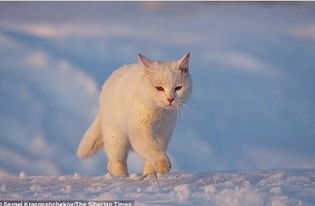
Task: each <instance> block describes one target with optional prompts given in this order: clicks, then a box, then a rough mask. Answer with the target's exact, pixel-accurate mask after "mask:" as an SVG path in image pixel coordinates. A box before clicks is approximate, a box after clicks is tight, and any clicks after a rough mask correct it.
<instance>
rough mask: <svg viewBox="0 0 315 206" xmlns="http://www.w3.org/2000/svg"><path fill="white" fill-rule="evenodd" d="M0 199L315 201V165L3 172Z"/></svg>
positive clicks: (216, 205) (245, 204)
mask: <svg viewBox="0 0 315 206" xmlns="http://www.w3.org/2000/svg"><path fill="white" fill-rule="evenodd" d="M0 186H1V189H0V199H2V200H135V202H136V205H210V206H212V205H213V206H220V205H224V206H225V205H229V206H259V205H270V206H285V205H295V206H296V205H305V206H308V205H314V204H315V170H314V169H312V170H310V169H309V170H306V169H304V170H301V169H299V170H292V169H291V170H257V171H253V170H252V171H249V170H244V171H225V172H223V171H218V172H208V173H170V174H167V175H159V177H158V178H153V177H148V178H142V176H141V175H140V174H135V173H132V174H130V176H129V177H112V176H110V175H109V174H106V175H99V176H86V175H81V174H79V173H75V174H73V175H64V176H27V175H26V174H25V176H24V178H20V177H19V176H18V177H16V176H11V177H9V176H2V177H0Z"/></svg>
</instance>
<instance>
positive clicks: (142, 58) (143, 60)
mask: <svg viewBox="0 0 315 206" xmlns="http://www.w3.org/2000/svg"><path fill="white" fill-rule="evenodd" d="M138 56H139V62H141V63H142V65H144V66H145V67H147V68H150V67H151V65H152V64H153V61H152V60H150V59H148V58H146V57H145V56H143V55H142V54H138Z"/></svg>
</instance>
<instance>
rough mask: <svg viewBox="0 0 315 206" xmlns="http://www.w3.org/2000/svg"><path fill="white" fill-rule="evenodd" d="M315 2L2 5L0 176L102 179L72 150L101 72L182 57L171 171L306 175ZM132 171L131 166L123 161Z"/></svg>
mask: <svg viewBox="0 0 315 206" xmlns="http://www.w3.org/2000/svg"><path fill="white" fill-rule="evenodd" d="M314 9H315V3H313V2H278V3H260V2H234V3H232V2H222V3H218V2H142V3H140V2H0V19H1V20H0V95H1V99H0V131H1V133H0V173H1V174H16V173H18V172H20V171H22V170H23V171H25V172H27V173H30V174H34V175H38V174H43V175H45V174H64V173H73V172H81V173H84V174H101V173H104V172H105V171H106V170H105V160H106V158H105V156H104V154H103V153H100V154H98V155H97V156H95V157H93V158H91V159H87V160H84V161H82V160H77V159H76V157H75V150H76V147H77V144H78V143H79V141H80V139H81V136H82V135H83V133H84V131H85V130H86V129H87V127H88V126H89V123H90V122H91V120H92V119H93V117H94V115H95V112H96V110H97V98H98V93H99V90H100V88H101V86H102V84H103V82H104V81H105V79H106V78H107V77H108V76H109V75H110V73H111V72H112V71H113V70H114V69H116V68H118V67H120V66H121V65H123V64H128V63H133V62H135V61H137V53H139V52H140V53H143V54H144V55H146V56H147V57H149V58H152V59H158V60H170V59H176V58H179V57H181V56H182V55H183V54H184V53H186V52H190V53H191V68H190V71H191V74H192V77H193V82H194V92H193V96H192V99H191V101H190V102H189V103H188V105H187V106H185V107H184V113H183V115H182V116H181V118H180V121H179V122H178V126H177V128H176V131H175V133H174V135H173V139H172V141H171V145H170V148H169V153H170V157H171V160H172V162H173V165H174V166H173V171H203V172H205V171H213V170H235V169H267V168H314V167H315V161H314V155H315V111H314V105H315V89H314V86H313V84H314V83H313V82H314V80H315V72H314V65H315V14H314V12H313V11H314ZM129 162H130V169H131V171H139V169H140V167H141V164H142V162H141V159H139V157H137V156H136V155H134V154H132V155H131V156H130V159H129Z"/></svg>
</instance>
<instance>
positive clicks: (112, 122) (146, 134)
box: [77, 54, 192, 175]
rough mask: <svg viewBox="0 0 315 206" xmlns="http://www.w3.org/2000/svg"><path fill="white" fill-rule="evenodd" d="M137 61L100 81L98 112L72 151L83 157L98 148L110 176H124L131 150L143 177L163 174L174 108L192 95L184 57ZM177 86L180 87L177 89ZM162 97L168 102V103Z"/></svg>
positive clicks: (166, 169) (187, 55)
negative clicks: (140, 164) (139, 158)
mask: <svg viewBox="0 0 315 206" xmlns="http://www.w3.org/2000/svg"><path fill="white" fill-rule="evenodd" d="M139 57H140V58H139V62H138V64H131V65H125V66H123V67H121V68H119V69H117V70H116V71H114V72H113V73H112V75H111V76H110V77H109V78H108V80H107V81H106V82H105V84H104V86H103V88H102V91H101V94H100V99H99V111H98V114H97V116H96V118H95V120H94V122H93V123H92V125H91V126H90V128H89V129H88V130H87V132H86V133H85V135H84V137H83V139H82V140H81V143H80V145H79V147H78V150H77V156H78V157H79V158H84V157H88V156H91V155H93V154H94V153H95V152H96V151H98V150H99V149H100V148H101V147H102V146H103V147H104V149H105V152H106V154H107V157H108V160H109V163H108V167H107V168H108V170H109V172H110V173H112V174H113V175H128V172H127V168H126V159H127V156H128V152H129V151H130V150H131V149H133V150H134V151H136V152H137V153H138V154H139V155H140V156H142V157H143V158H144V159H145V169H144V173H154V172H158V173H166V172H168V171H169V169H170V161H169V159H168V157H167V154H166V149H167V145H168V143H169V141H170V138H171V135H172V132H173V129H174V127H175V124H176V119H177V110H178V108H179V107H180V106H181V105H182V104H184V103H185V102H186V101H187V100H188V98H189V97H190V95H191V91H192V82H191V78H190V75H189V73H188V58H189V54H186V55H185V56H184V57H182V58H181V59H179V60H176V61H169V62H158V61H151V60H148V59H147V58H145V57H144V56H142V55H140V54H139ZM157 86H161V87H163V88H164V91H158V90H157V89H156V87H157ZM177 86H182V88H181V89H180V90H178V91H177V90H175V88H176V87H177ZM167 98H174V101H173V102H172V104H171V105H170V102H169V101H168V100H167Z"/></svg>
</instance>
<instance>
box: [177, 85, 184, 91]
mask: <svg viewBox="0 0 315 206" xmlns="http://www.w3.org/2000/svg"><path fill="white" fill-rule="evenodd" d="M182 88H183V86H177V87H175V90H176V91H178V90H181V89H182Z"/></svg>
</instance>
